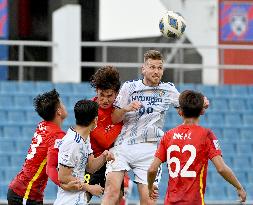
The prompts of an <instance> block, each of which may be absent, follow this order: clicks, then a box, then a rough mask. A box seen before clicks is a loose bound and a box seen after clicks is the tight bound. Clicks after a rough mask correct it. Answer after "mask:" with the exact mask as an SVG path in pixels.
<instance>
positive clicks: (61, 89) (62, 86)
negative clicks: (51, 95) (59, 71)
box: [54, 83, 73, 95]
mask: <svg viewBox="0 0 253 205" xmlns="http://www.w3.org/2000/svg"><path fill="white" fill-rule="evenodd" d="M54 87H55V89H56V90H57V91H58V93H59V94H60V95H61V94H65V95H66V94H73V86H72V83H55V84H54Z"/></svg>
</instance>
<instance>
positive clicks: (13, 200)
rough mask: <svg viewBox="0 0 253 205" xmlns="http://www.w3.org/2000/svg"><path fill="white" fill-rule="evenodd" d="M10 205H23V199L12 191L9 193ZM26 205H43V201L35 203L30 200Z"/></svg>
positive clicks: (9, 190)
mask: <svg viewBox="0 0 253 205" xmlns="http://www.w3.org/2000/svg"><path fill="white" fill-rule="evenodd" d="M7 200H8V205H23V197H21V196H19V195H17V194H16V193H15V192H14V191H13V190H12V189H8V193H7ZM26 205H43V201H34V200H30V199H28V200H27V201H26Z"/></svg>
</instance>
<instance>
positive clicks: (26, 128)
mask: <svg viewBox="0 0 253 205" xmlns="http://www.w3.org/2000/svg"><path fill="white" fill-rule="evenodd" d="M36 126H37V124H36V123H34V125H23V126H22V127H21V136H22V137H23V138H24V139H29V140H31V139H32V137H33V135H34V132H35V130H36Z"/></svg>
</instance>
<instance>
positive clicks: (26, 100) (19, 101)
mask: <svg viewBox="0 0 253 205" xmlns="http://www.w3.org/2000/svg"><path fill="white" fill-rule="evenodd" d="M13 100H14V106H15V107H16V108H22V109H29V110H30V109H31V108H32V107H33V98H32V97H31V96H29V95H25V94H23V95H15V96H14V97H13Z"/></svg>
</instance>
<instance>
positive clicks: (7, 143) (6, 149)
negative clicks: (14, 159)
mask: <svg viewBox="0 0 253 205" xmlns="http://www.w3.org/2000/svg"><path fill="white" fill-rule="evenodd" d="M14 139H16V136H13V138H5V139H3V138H1V139H0V153H11V152H15V151H16V147H15V145H14V142H13V141H14Z"/></svg>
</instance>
